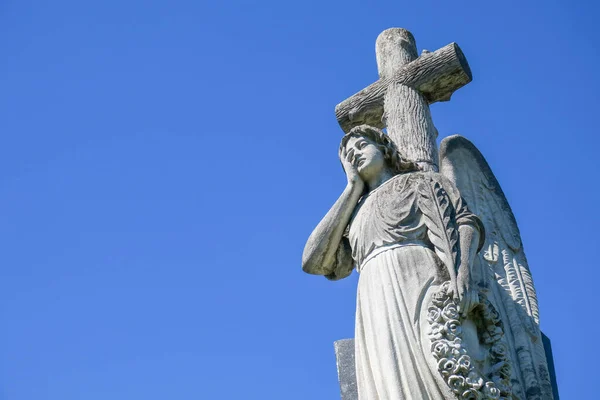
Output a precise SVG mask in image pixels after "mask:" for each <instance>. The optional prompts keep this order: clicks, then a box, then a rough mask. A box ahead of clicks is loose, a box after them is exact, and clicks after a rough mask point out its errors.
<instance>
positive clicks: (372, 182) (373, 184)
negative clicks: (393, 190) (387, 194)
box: [366, 168, 395, 192]
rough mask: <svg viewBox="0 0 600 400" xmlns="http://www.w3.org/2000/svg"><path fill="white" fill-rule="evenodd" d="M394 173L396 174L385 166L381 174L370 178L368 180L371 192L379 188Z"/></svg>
mask: <svg viewBox="0 0 600 400" xmlns="http://www.w3.org/2000/svg"><path fill="white" fill-rule="evenodd" d="M394 175H395V174H394V173H393V172H392V171H390V170H389V169H388V168H385V169H384V170H383V171H381V173H380V174H377V176H374V177H373V178H372V179H369V180H368V181H367V182H366V184H367V188H368V189H369V192H371V191H372V190H375V189H377V188H378V187H379V186H381V185H382V184H384V183H385V182H386V181H388V180H389V179H391V178H392V177H393V176H394Z"/></svg>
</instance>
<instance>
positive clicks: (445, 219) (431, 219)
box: [418, 175, 459, 282]
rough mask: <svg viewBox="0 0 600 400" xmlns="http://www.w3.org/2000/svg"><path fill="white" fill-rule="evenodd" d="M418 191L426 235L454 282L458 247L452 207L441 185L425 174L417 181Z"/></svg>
mask: <svg viewBox="0 0 600 400" xmlns="http://www.w3.org/2000/svg"><path fill="white" fill-rule="evenodd" d="M418 193H419V207H420V208H421V210H422V211H423V218H424V221H425V225H427V236H428V238H429V240H430V241H431V243H432V244H433V246H434V249H435V253H436V254H437V256H438V257H439V258H440V260H442V262H443V263H444V265H445V266H446V268H447V269H448V274H449V275H450V279H452V281H453V282H456V273H457V271H456V270H457V266H458V260H459V248H458V229H457V226H456V221H455V218H454V215H455V210H454V207H453V205H452V203H451V201H450V198H449V196H448V193H446V191H445V190H444V188H443V187H442V185H441V184H440V183H439V182H437V181H435V180H433V179H431V177H429V176H427V175H425V176H424V179H423V180H422V181H421V182H419V186H418Z"/></svg>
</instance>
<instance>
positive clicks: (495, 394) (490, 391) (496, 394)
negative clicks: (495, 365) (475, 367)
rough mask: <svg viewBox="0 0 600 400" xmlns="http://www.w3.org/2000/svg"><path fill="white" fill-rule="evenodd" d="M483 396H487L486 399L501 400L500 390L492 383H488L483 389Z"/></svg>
mask: <svg viewBox="0 0 600 400" xmlns="http://www.w3.org/2000/svg"><path fill="white" fill-rule="evenodd" d="M483 394H485V396H486V399H490V400H496V399H499V398H500V390H498V388H497V387H496V386H495V385H494V384H493V383H492V382H486V383H485V386H484V387H483Z"/></svg>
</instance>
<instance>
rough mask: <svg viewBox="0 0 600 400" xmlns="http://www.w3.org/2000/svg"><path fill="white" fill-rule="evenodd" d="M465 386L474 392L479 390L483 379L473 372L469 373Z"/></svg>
mask: <svg viewBox="0 0 600 400" xmlns="http://www.w3.org/2000/svg"><path fill="white" fill-rule="evenodd" d="M465 381H466V382H467V385H468V386H469V387H470V388H471V389H474V390H479V388H481V387H482V386H483V378H482V377H481V376H480V375H479V374H478V373H477V372H475V371H471V373H470V374H469V376H467V379H466V380H465Z"/></svg>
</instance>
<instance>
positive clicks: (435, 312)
mask: <svg viewBox="0 0 600 400" xmlns="http://www.w3.org/2000/svg"><path fill="white" fill-rule="evenodd" d="M441 320H442V312H441V310H440V309H439V308H438V307H435V306H432V307H429V309H428V310H427V322H429V323H430V324H434V323H436V322H440V321H441Z"/></svg>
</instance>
